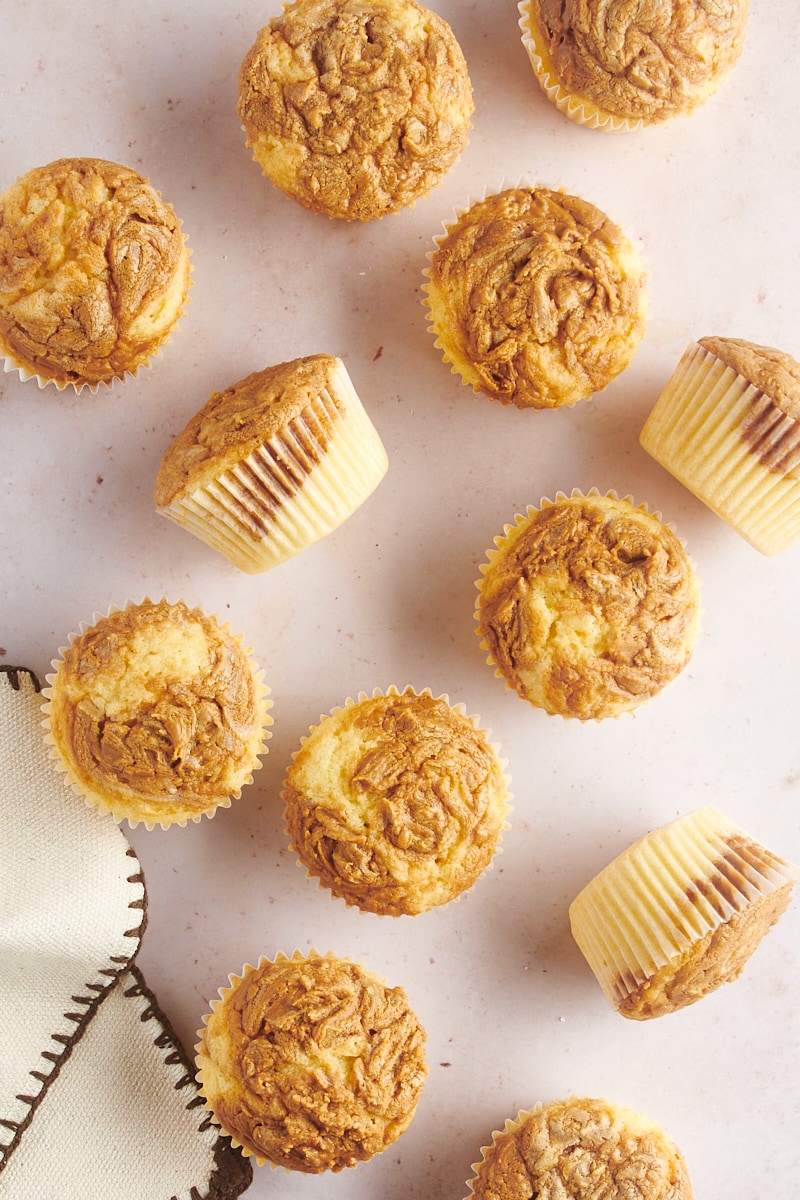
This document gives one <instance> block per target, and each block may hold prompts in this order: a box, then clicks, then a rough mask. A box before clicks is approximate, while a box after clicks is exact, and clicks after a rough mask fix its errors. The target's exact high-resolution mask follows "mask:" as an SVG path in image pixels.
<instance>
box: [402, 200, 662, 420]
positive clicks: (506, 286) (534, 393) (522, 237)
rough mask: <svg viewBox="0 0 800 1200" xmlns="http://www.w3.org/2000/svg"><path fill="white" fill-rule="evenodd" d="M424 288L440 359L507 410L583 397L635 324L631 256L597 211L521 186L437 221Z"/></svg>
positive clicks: (617, 359) (631, 341) (639, 295)
mask: <svg viewBox="0 0 800 1200" xmlns="http://www.w3.org/2000/svg"><path fill="white" fill-rule="evenodd" d="M435 243H436V244H435V249H434V250H433V251H432V252H431V253H430V254H429V256H428V258H429V262H430V266H429V267H428V268H427V269H426V271H425V275H426V283H425V285H424V288H423V293H424V303H425V305H426V307H427V310H428V315H429V317H430V326H429V328H430V332H431V333H433V334H434V335H435V339H436V343H435V344H436V346H437V347H438V348H439V349H440V350H441V352H442V355H443V357H444V360H445V362H447V363H449V364H450V366H451V368H452V370H453V372H454V373H455V374H457V375H459V376H460V377H461V379H462V381H463V382H464V383H465V384H468V385H470V386H471V387H472V388H473V390H474V391H475V392H482V393H483V394H484V395H486V396H488V397H489V398H490V399H492V400H498V401H500V403H502V404H510V405H515V406H516V407H517V408H559V407H561V406H568V405H573V404H577V403H578V401H580V400H586V399H588V398H589V397H590V396H592V395H593V394H594V393H595V392H599V391H602V390H603V388H605V387H607V385H608V384H609V383H610V382H611V381H612V379H615V378H616V376H617V375H619V374H620V372H621V371H623V370H624V369H625V368H626V367H627V366H628V364H629V362H630V360H631V358H632V357H633V354H634V352H635V350H636V348H637V346H638V345H639V342H640V341H641V338H642V335H643V333H644V328H645V318H646V310H647V294H646V288H645V282H646V280H645V273H644V269H643V266H642V263H641V260H640V258H639V256H638V254H637V253H636V251H635V250H634V248H633V246H632V245H631V243H630V241H629V240H628V238H627V237H626V235H625V234H624V233H623V232H622V230H621V229H620V228H619V226H618V225H615V224H614V222H613V221H611V220H610V219H609V218H608V217H607V216H606V215H605V214H604V213H603V212H601V211H600V209H598V208H596V207H595V205H593V204H590V203H589V202H588V201H587V200H583V199H581V198H580V197H577V196H570V195H568V194H567V193H566V192H564V191H559V190H555V189H552V188H546V187H536V186H529V185H520V186H518V187H510V188H505V189H504V190H502V191H500V192H497V193H494V194H489V195H487V196H486V197H485V198H484V199H483V200H477V201H474V202H473V203H472V204H470V205H469V206H468V207H467V208H466V209H462V210H458V211H457V212H456V214H455V216H454V219H453V220H452V221H450V222H446V223H445V225H444V232H443V233H442V234H440V235H439V236H438V237H437V238H436V239H435Z"/></svg>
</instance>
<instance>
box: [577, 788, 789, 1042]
mask: <svg viewBox="0 0 800 1200" xmlns="http://www.w3.org/2000/svg"><path fill="white" fill-rule="evenodd" d="M797 878H798V868H797V867H795V866H793V865H792V864H791V863H789V862H787V861H786V859H784V858H781V857H780V856H779V855H777V854H773V853H772V851H771V850H767V849H765V847H764V846H762V845H760V844H759V843H758V842H756V841H754V840H753V838H751V837H750V836H749V834H747V833H745V832H744V830H742V829H740V828H739V827H738V826H737V825H735V824H734V823H733V821H730V820H729V819H728V818H727V817H725V816H723V814H722V813H721V812H719V811H718V810H717V809H715V808H712V807H707V808H701V809H699V810H698V811H697V812H693V813H689V814H688V815H687V816H683V817H679V818H678V819H677V820H676V821H672V822H670V823H669V824H668V825H664V826H663V827H662V828H660V829H656V830H654V831H653V832H651V833H648V834H645V836H644V837H642V838H639V840H638V841H636V842H634V843H633V845H632V846H629V847H628V849H627V850H625V851H623V853H622V854H620V855H618V856H617V858H615V859H614V860H613V862H611V863H609V865H608V866H607V867H605V868H604V869H603V870H602V871H601V872H600V873H599V874H598V875H597V876H596V877H595V878H594V879H592V880H591V882H590V883H588V884H587V885H586V887H585V888H584V889H583V891H582V892H581V893H580V894H579V895H578V896H577V897H576V898H575V900H573V902H572V904H571V905H570V909H569V919H570V924H571V927H572V934H573V937H574V938H575V941H576V942H577V944H578V946H579V947H580V949H581V952H582V953H583V955H584V957H585V958H586V961H587V962H588V964H589V966H590V967H591V969H592V971H593V972H594V974H595V976H596V978H597V980H598V982H599V984H600V986H601V987H602V989H603V991H604V992H605V994H606V996H607V997H608V999H609V1000H610V1001H611V1003H612V1004H613V1005H614V1007H615V1008H616V1010H617V1011H618V1012H619V1013H621V1014H622V1016H623V1017H631V1018H632V1019H633V1020H636V1021H645V1020H648V1019H649V1018H651V1017H661V1016H664V1015H665V1014H666V1013H671V1012H675V1011H677V1010H678V1009H680V1008H685V1007H686V1006H687V1005H689V1004H694V1003H695V1002H696V1001H697V1000H701V999H702V998H703V997H704V996H707V995H708V993H709V992H713V991H715V990H716V989H717V988H719V987H721V986H722V985H723V984H724V983H730V982H731V981H732V980H734V979H738V977H739V975H740V974H741V973H742V970H743V969H744V966H745V964H746V963H747V961H748V959H749V958H750V956H751V955H752V954H753V952H754V950H755V949H756V947H757V946H758V944H759V942H760V941H761V939H762V938H763V937H764V935H765V934H766V933H767V932H768V931H769V930H770V929H771V928H772V926H773V925H774V924H775V922H776V921H777V920H778V918H779V917H780V916H781V914H782V913H783V912H784V911H785V910H786V908H787V906H788V904H789V901H790V899H791V894H792V889H793V887H794V885H795V882H796V881H797Z"/></svg>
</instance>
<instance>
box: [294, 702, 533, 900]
mask: <svg viewBox="0 0 800 1200" xmlns="http://www.w3.org/2000/svg"><path fill="white" fill-rule="evenodd" d="M504 766H505V764H504V763H503V762H502V761H501V760H500V758H499V757H498V751H497V747H496V746H495V745H493V744H492V742H491V741H490V740H489V735H488V734H487V733H486V731H484V730H483V729H481V728H480V726H479V723H478V719H477V718H476V717H469V716H467V714H466V710H465V708H464V706H463V705H451V704H450V701H449V698H448V697H447V696H439V697H434V696H433V695H432V693H431V691H430V690H429V689H428V688H426V689H425V690H424V691H422V692H419V693H418V692H415V691H414V689H413V688H411V687H407V688H405V689H404V690H403V691H402V692H400V691H398V689H397V688H395V687H390V688H389V689H388V690H387V692H386V693H385V694H384V693H383V692H380V691H378V690H376V691H375V692H374V693H373V695H372V696H371V697H370V696H367V695H365V694H364V693H361V694H360V695H359V697H358V699H357V700H348V701H346V703H345V704H344V705H343V706H342V707H341V708H336V709H334V710H333V712H332V713H330V715H328V716H326V717H323V718H322V719H321V720H320V723H319V724H318V725H316V726H314V727H312V729H311V731H310V732H309V734H308V735H307V736H306V737H305V738H303V740H302V742H301V745H300V748H299V749H298V750H297V751H296V752H295V754H294V756H293V759H292V763H291V766H290V767H289V770H288V772H287V775H286V779H285V782H284V786H283V800H284V803H285V805H286V823H287V828H288V831H289V836H290V838H291V842H292V847H293V849H294V850H295V852H296V854H297V857H298V859H299V860H300V862H301V863H302V864H303V866H305V867H306V868H307V870H308V872H309V873H310V874H311V875H312V876H314V877H316V878H317V879H318V880H319V882H320V883H321V884H322V885H323V887H326V888H328V889H329V890H330V891H331V892H332V893H333V894H334V895H335V896H339V897H341V898H342V899H343V900H346V901H347V903H348V904H351V905H356V906H357V907H359V908H361V909H363V910H364V911H366V912H373V913H379V914H381V915H390V916H402V915H409V916H414V915H416V914H418V913H421V912H425V911H427V910H428V909H430V908H433V907H434V906H436V905H440V904H446V903H448V901H450V900H453V899H455V897H457V896H460V895H461V894H462V893H463V892H465V891H466V890H468V889H470V888H471V887H472V886H473V884H474V883H475V881H476V880H477V879H478V877H479V876H480V875H482V874H483V872H484V871H485V870H486V869H487V868H488V867H489V865H490V863H491V861H492V858H493V856H494V854H495V852H496V851H497V848H498V844H499V841H500V838H501V834H502V830H503V829H504V828H505V825H506V816H507V813H508V809H509V790H508V779H507V777H506V775H505V773H504Z"/></svg>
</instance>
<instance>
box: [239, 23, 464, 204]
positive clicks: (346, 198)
mask: <svg viewBox="0 0 800 1200" xmlns="http://www.w3.org/2000/svg"><path fill="white" fill-rule="evenodd" d="M472 111H473V102H472V87H471V85H470V81H469V75H468V73H467V65H466V62H465V61H464V55H463V54H462V52H461V48H460V46H459V45H458V42H457V41H456V39H455V37H454V35H453V31H452V30H451V28H450V26H449V25H448V24H447V22H446V21H444V20H443V19H442V18H441V17H440V16H438V15H437V14H436V13H434V12H431V11H430V10H429V9H427V8H424V7H423V6H422V5H421V4H417V3H416V0H294V3H291V4H285V5H284V9H283V12H282V13H281V15H280V16H278V17H274V18H273V19H272V20H271V21H270V23H269V24H268V25H267V26H266V27H265V28H264V29H262V30H261V31H260V32H259V34H258V36H257V38H256V41H255V44H254V45H253V46H252V47H251V49H250V50H249V52H248V54H247V56H246V57H245V60H244V62H243V63H242V67H241V71H240V74H239V94H238V113H239V117H240V119H241V122H242V125H243V127H244V131H245V135H246V138H247V145H248V147H249V148H250V149H251V150H252V152H253V156H254V158H255V160H256V162H257V163H258V164H259V166H260V167H261V169H262V171H263V172H264V174H265V175H266V176H267V177H268V178H269V179H271V180H272V182H273V183H274V184H276V186H277V187H279V188H281V189H282V190H283V191H284V192H286V193H287V194H288V195H289V196H292V197H293V198H294V199H295V200H297V201H298V202H299V203H300V204H302V205H303V206H304V207H305V208H309V209H311V210H312V211H313V212H319V213H325V214H326V215H327V216H329V217H342V218H345V219H346V220H356V219H358V220H362V221H368V220H371V219H373V218H377V217H383V216H385V215H386V214H387V213H392V212H396V211H397V210H398V209H400V208H403V207H405V206H406V205H410V204H414V203H415V201H416V200H418V199H419V198H420V197H421V196H424V195H426V194H427V192H429V191H430V189H431V188H432V187H434V186H435V185H436V184H437V183H439V181H440V180H441V179H442V177H443V176H444V175H445V174H446V173H447V172H448V171H449V170H450V168H451V167H452V166H453V164H454V163H455V161H456V160H457V159H458V157H459V156H460V154H461V152H462V151H463V149H464V147H465V146H466V144H467V135H468V132H469V129H470V117H471V114H472Z"/></svg>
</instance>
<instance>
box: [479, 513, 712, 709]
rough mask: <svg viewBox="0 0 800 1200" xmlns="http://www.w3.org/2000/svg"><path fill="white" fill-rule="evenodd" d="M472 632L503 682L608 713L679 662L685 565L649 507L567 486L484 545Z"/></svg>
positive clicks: (560, 704)
mask: <svg viewBox="0 0 800 1200" xmlns="http://www.w3.org/2000/svg"><path fill="white" fill-rule="evenodd" d="M479 590H480V598H479V603H478V612H477V614H476V615H477V617H478V620H479V630H478V632H479V633H480V634H481V635H482V636H483V638H484V639H485V645H486V648H487V649H488V651H489V654H490V655H491V659H492V661H493V662H494V663H495V664H496V666H497V668H498V670H499V671H500V672H502V674H503V676H504V678H505V679H506V682H507V683H508V684H509V686H510V687H513V688H514V689H515V690H516V692H517V693H518V695H520V696H521V697H522V698H523V699H526V700H529V701H530V703H531V704H534V705H536V706H537V707H540V708H544V709H545V710H546V711H547V712H549V713H553V714H559V715H560V716H563V717H579V718H580V719H581V720H589V719H592V718H594V719H599V718H601V717H607V716H616V715H617V714H618V713H621V712H624V711H626V710H628V709H632V708H634V707H636V706H637V705H638V704H641V703H643V702H644V701H646V700H648V699H649V698H650V697H652V696H654V695H655V694H656V693H657V692H659V691H660V690H661V689H662V688H663V687H664V686H665V685H666V684H667V683H669V682H670V680H672V679H674V678H675V676H676V675H678V673H679V672H680V671H681V670H682V669H683V668H684V667H685V665H686V663H687V662H688V660H689V657H690V654H691V650H692V646H693V644H694V640H695V636H696V633H697V627H698V621H699V588H698V583H697V580H696V577H695V574H694V570H693V568H692V566H691V564H690V562H689V560H688V558H687V556H686V553H685V551H684V549H683V547H682V545H681V543H680V541H679V540H678V538H677V537H676V536H675V534H674V533H672V532H671V530H669V529H668V528H667V527H666V526H665V525H663V524H662V522H661V521H660V520H658V518H657V517H655V516H654V515H653V514H650V513H647V512H646V511H644V510H643V509H641V508H636V507H634V505H633V504H631V503H630V502H629V501H626V500H616V499H612V498H611V497H609V496H598V495H589V496H573V497H570V498H568V499H567V498H565V499H563V500H561V501H557V502H556V503H554V504H551V505H547V506H546V507H543V508H542V509H540V510H539V511H535V512H533V513H532V514H530V515H529V516H528V518H527V519H525V520H522V521H521V522H520V523H519V524H518V525H517V526H516V527H515V528H514V529H513V530H512V531H509V533H508V536H507V537H506V539H505V541H504V542H502V543H501V544H500V545H499V549H498V551H497V552H496V553H495V554H493V555H490V561H489V563H488V565H487V566H486V568H485V572H484V576H483V579H482V580H481V582H480V584H479Z"/></svg>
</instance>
